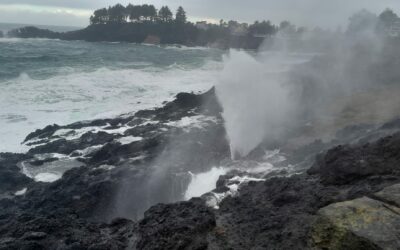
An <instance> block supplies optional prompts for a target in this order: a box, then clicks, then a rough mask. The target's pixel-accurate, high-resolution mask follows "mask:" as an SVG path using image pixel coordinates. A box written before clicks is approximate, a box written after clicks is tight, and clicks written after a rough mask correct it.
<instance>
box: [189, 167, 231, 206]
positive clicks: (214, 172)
mask: <svg viewBox="0 0 400 250" xmlns="http://www.w3.org/2000/svg"><path fill="white" fill-rule="evenodd" d="M226 172H227V169H225V168H222V167H213V168H212V169H211V170H210V171H209V172H206V173H201V174H196V175H194V174H191V175H192V180H191V182H190V184H189V186H188V188H187V190H186V192H185V199H187V200H188V199H190V198H192V197H199V196H201V195H203V194H205V193H207V192H210V191H211V190H213V189H214V188H216V186H215V184H216V183H217V180H218V178H219V177H220V176H221V175H224V174H226Z"/></svg>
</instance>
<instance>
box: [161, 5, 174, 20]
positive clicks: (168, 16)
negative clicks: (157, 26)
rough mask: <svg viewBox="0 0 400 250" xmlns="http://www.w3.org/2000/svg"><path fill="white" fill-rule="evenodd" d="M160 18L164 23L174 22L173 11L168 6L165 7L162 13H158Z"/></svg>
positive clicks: (162, 8)
mask: <svg viewBox="0 0 400 250" xmlns="http://www.w3.org/2000/svg"><path fill="white" fill-rule="evenodd" d="M158 17H159V18H160V20H161V21H163V22H170V21H172V17H173V15H172V12H171V10H170V9H169V8H168V6H163V7H161V9H160V11H159V12H158Z"/></svg>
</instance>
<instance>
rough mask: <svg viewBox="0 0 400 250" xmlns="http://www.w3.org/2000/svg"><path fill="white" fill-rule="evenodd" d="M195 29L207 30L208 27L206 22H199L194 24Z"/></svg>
mask: <svg viewBox="0 0 400 250" xmlns="http://www.w3.org/2000/svg"><path fill="white" fill-rule="evenodd" d="M196 28H198V29H200V30H208V28H209V26H208V23H207V22H206V21H201V22H197V23H196Z"/></svg>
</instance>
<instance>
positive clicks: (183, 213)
mask: <svg viewBox="0 0 400 250" xmlns="http://www.w3.org/2000/svg"><path fill="white" fill-rule="evenodd" d="M215 224H216V222H215V218H214V214H213V211H212V210H211V209H210V208H208V207H206V206H205V204H204V202H203V201H202V200H201V199H199V198H196V199H192V200H190V201H188V202H180V203H176V204H172V205H164V204H159V205H156V206H153V207H152V208H150V209H149V210H148V211H147V212H146V213H145V216H144V219H143V220H142V221H141V222H140V224H139V230H138V233H139V235H140V237H139V240H138V242H137V245H136V247H137V249H143V250H144V249H193V250H195V249H196V250H200V249H207V246H208V243H207V234H208V232H209V231H211V230H213V228H214V227H215Z"/></svg>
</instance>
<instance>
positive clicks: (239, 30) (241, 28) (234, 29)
mask: <svg viewBox="0 0 400 250" xmlns="http://www.w3.org/2000/svg"><path fill="white" fill-rule="evenodd" d="M229 29H230V31H231V35H233V36H246V35H247V33H248V25H247V24H246V23H241V24H237V25H234V26H231V27H229Z"/></svg>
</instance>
